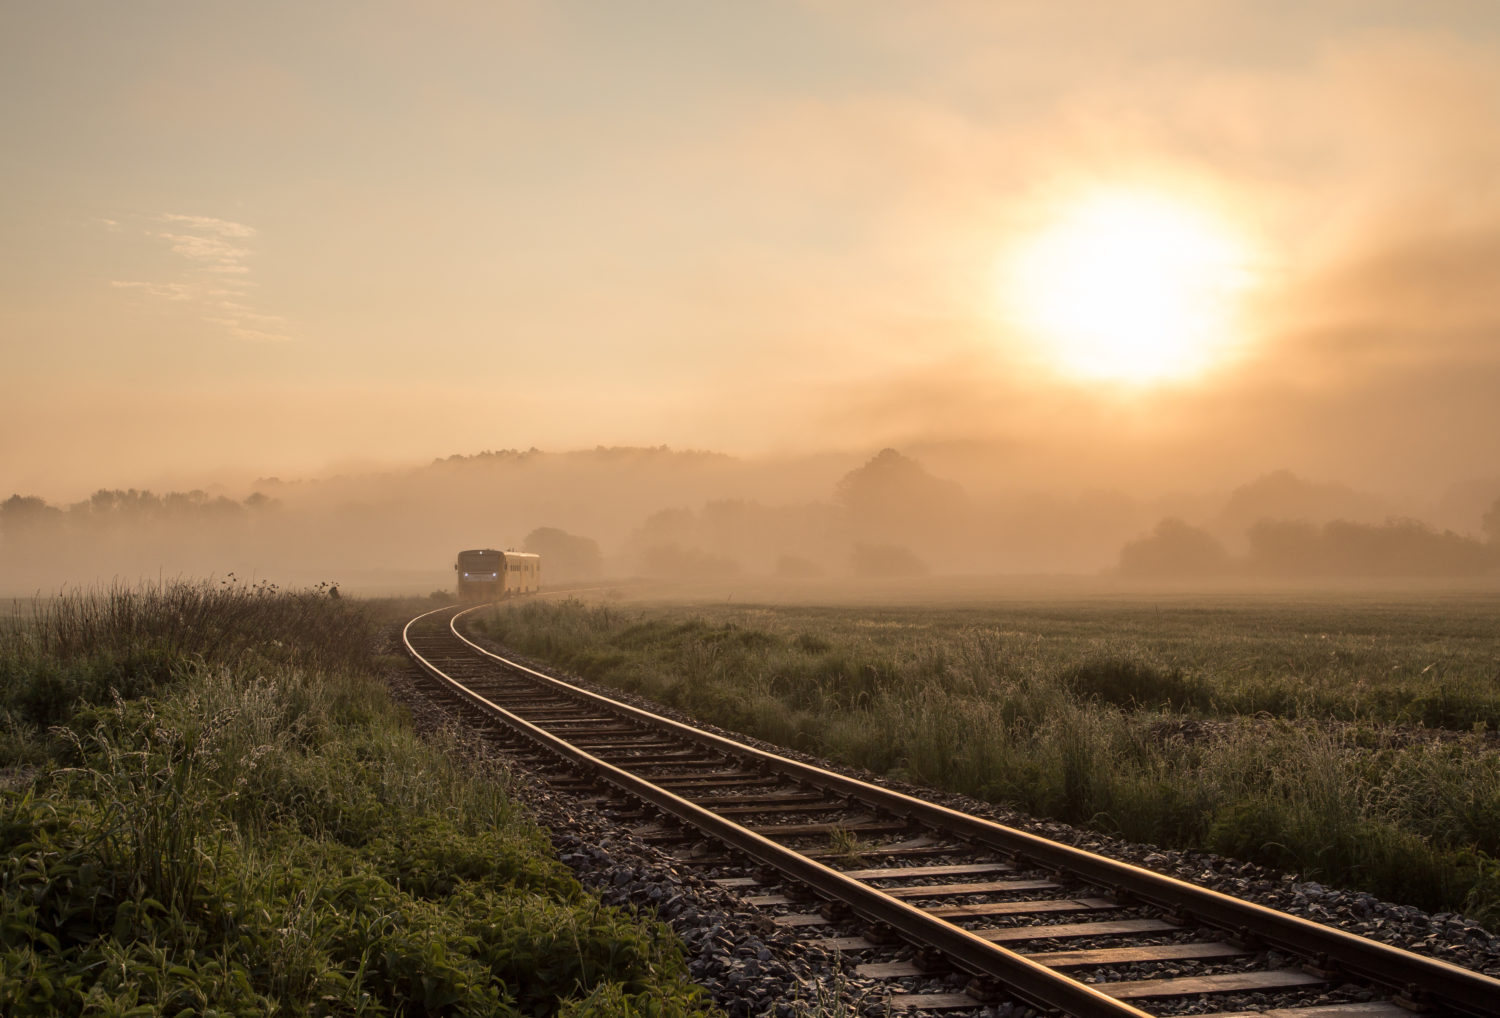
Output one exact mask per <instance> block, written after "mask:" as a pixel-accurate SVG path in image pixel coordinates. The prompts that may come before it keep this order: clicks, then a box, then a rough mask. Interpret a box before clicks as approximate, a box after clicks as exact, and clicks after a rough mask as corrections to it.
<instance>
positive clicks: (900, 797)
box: [413, 605, 1500, 1018]
mask: <svg viewBox="0 0 1500 1018" xmlns="http://www.w3.org/2000/svg"><path fill="white" fill-rule="evenodd" d="M482 607H485V606H483V605H480V606H476V607H475V608H469V609H465V610H464V611H461V612H458V613H456V614H455V615H454V616H453V618H452V619H451V620H450V621H449V629H450V630H451V631H452V632H453V634H454V635H455V636H457V637H458V639H460V640H462V641H463V642H464V643H466V644H468V645H469V646H470V647H471V648H473V649H474V650H475V651H476V652H478V653H479V654H482V655H484V656H485V657H487V658H491V659H493V660H495V661H498V662H500V663H501V664H503V665H505V666H506V667H509V668H512V669H516V670H518V671H521V672H523V673H525V674H527V675H530V676H532V677H533V678H536V679H538V680H541V681H543V682H544V683H546V684H550V685H552V686H555V687H556V688H559V689H561V690H565V691H567V692H568V693H569V694H570V695H574V696H577V697H581V698H584V699H587V700H590V701H593V702H596V703H599V704H607V705H609V707H610V709H611V710H614V711H616V712H619V713H622V714H627V715H630V716H634V717H636V718H639V719H641V720H644V721H648V722H650V723H652V724H655V725H659V726H662V727H665V728H668V729H670V730H673V731H676V732H678V733H679V734H681V735H683V736H685V737H687V738H689V739H692V740H694V741H696V742H698V743H700V744H702V745H705V746H710V747H713V748H716V749H719V750H721V751H724V752H732V753H734V754H735V755H737V756H741V757H749V758H751V759H753V760H756V761H758V762H761V763H764V764H767V765H769V766H773V767H775V768H777V769H778V770H780V771H782V772H783V773H785V774H788V775H790V776H793V777H795V778H797V779H798V780H803V781H807V782H810V783H812V784H815V785H819V786H821V787H824V788H828V789H830V790H833V791H835V792H837V793H838V794H841V795H847V796H850V797H851V798H856V799H859V800H860V801H862V802H864V803H866V804H868V805H870V806H874V807H877V808H880V809H883V810H886V811H888V812H892V813H895V814H897V815H900V816H906V817H909V818H911V819H914V820H919V821H922V822H924V823H928V824H931V825H932V826H934V827H937V828H939V829H943V830H947V831H950V832H952V833H954V834H956V835H958V836H959V837H961V838H965V839H969V840H972V841H974V842H976V843H978V844H983V845H985V846H987V847H989V848H993V849H995V850H997V851H1001V852H1004V853H1006V854H1009V855H1012V856H1016V857H1019V858H1021V859H1023V860H1027V861H1030V862H1033V863H1036V864H1037V865H1039V866H1041V867H1043V868H1047V869H1052V870H1056V871H1062V872H1066V873H1070V874H1073V875H1075V876H1077V877H1079V878H1081V879H1083V880H1086V881H1090V882H1093V883H1097V884H1100V885H1102V886H1105V887H1109V888H1111V889H1113V890H1116V891H1119V892H1123V893H1124V894H1126V895H1128V896H1130V897H1132V898H1135V899H1136V900H1138V901H1141V902H1144V903H1148V904H1153V905H1156V906H1158V907H1161V908H1163V909H1165V910H1166V911H1168V912H1169V913H1170V914H1174V915H1176V916H1178V917H1179V918H1181V919H1183V920H1188V921H1196V922H1199V923H1202V924H1204V925H1207V926H1213V927H1217V928H1218V929H1221V930H1224V931H1226V932H1228V933H1229V934H1231V935H1232V936H1235V937H1238V938H1240V939H1242V940H1247V941H1255V942H1259V943H1261V944H1264V945H1266V946H1268V947H1276V948H1279V949H1281V950H1283V951H1285V952H1288V953H1290V954H1294V955H1297V956H1300V957H1303V958H1307V959H1309V960H1312V961H1315V962H1317V964H1318V965H1319V967H1322V968H1329V969H1336V970H1338V971H1341V972H1343V973H1346V974H1348V975H1352V976H1357V977H1359V978H1361V979H1364V980H1368V981H1369V982H1371V983H1373V984H1375V985H1379V986H1384V987H1387V988H1390V989H1392V990H1395V991H1397V992H1399V993H1403V994H1406V995H1407V996H1408V997H1409V998H1412V999H1413V1000H1414V1002H1419V1003H1420V1002H1425V1003H1432V1004H1441V1005H1443V1006H1445V1007H1449V1008H1452V1009H1454V1010H1457V1011H1461V1012H1463V1013H1465V1014H1469V1015H1473V1016H1475V1018H1497V1016H1500V979H1495V978H1493V977H1491V976H1487V975H1485V974H1483V973H1481V972H1475V971H1473V970H1471V969H1466V968H1463V967H1461V966H1458V965H1454V964H1451V963H1449V962H1445V961H1441V960H1439V959H1436V958H1429V957H1426V956H1424V955H1419V954H1415V953H1413V952H1410V951H1404V950H1402V949H1400V948H1397V947H1391V946H1389V945H1387V944H1382V943H1380V942H1379V941H1375V940H1370V939H1367V938H1365V937H1360V936H1358V935H1356V934H1353V933H1348V932H1346V931H1344V930H1340V929H1337V928H1335V927H1331V926H1323V925H1321V924H1319V923H1315V922H1312V921H1311V920H1307V919H1302V918H1300V917H1298V916H1294V915H1289V914H1287V913H1285V912H1278V911H1276V910H1275V909H1271V908H1267V907H1266V906H1264V905H1257V904H1255V903H1253V902H1248V901H1243V900H1240V899H1238V898H1233V897H1231V896H1229V895H1227V894H1223V893H1221V892H1219V891H1214V890H1211V889H1209V888H1206V887H1199V886H1197V885H1196V884H1190V883H1187V882H1186V881H1183V880H1178V879H1177V878H1175V877H1169V876H1166V875H1164V874H1161V873H1156V872H1153V871H1151V870H1147V869H1143V868H1142V867H1139V866H1135V865H1132V864H1130V863H1125V862H1120V861H1118V860H1115V859H1108V858H1105V857H1103V856H1099V855H1094V854H1092V853H1090V852H1086V851H1084V850H1082V849H1078V848H1073V847H1072V846H1070V845H1064V844H1061V843H1059V842H1055V841H1050V840H1048V839H1046V838H1043V837H1040V836H1038V835H1035V834H1029V833H1027V832H1025V831H1021V830H1017V829H1016V828H1013V827H1007V826H1005V825H1004V824H1000V823H996V822H995V821H992V820H985V819H982V818H980V817H975V816H970V815H969V814H966V813H960V812H958V811H957V810H952V809H949V808H947V807H945V806H939V805H937V804H935V803H930V802H924V801H923V800H921V799H917V798H914V797H912V796H909V795H906V794H904V793H901V792H896V791H893V790H891V789H888V788H882V787H880V786H878V785H872V784H870V783H868V782H865V781H860V780H858V779H856V778H850V777H847V776H845V775H842V774H838V773H836V772H834V771H829V770H825V769H824V768H821V767H815V766H812V765H810V764H805V763H802V762H800V761H797V760H792V759H790V758H788V757H784V756H780V755H779V754H776V753H771V752H768V751H766V750H762V749H757V748H755V747H754V746H748V745H745V744H744V743H741V742H736V741H735V740H733V739H728V738H725V737H723V736H718V735H714V734H712V733H710V732H704V731H701V730H699V729H696V728H693V727H691V726H689V725H685V724H682V723H680V722H677V721H673V720H672V719H671V718H666V717H662V716H661V715H658V714H653V713H651V712H650V711H646V710H642V709H640V708H638V707H632V706H630V705H628V704H622V703H620V702H619V701H616V700H612V699H610V698H609V697H606V696H601V695H600V694H597V693H593V692H590V691H589V690H586V689H583V688H581V687H579V686H575V685H573V684H572V683H568V682H564V681H563V680H561V679H556V678H553V677H552V676H550V675H546V674H543V673H542V672H539V671H537V670H535V669H534V668H529V667H527V666H526V665H524V664H521V663H520V662H517V661H512V660H510V659H508V658H505V657H502V656H501V655H499V654H495V653H493V652H492V651H489V650H487V649H485V648H484V647H481V646H480V645H479V644H477V643H475V642H474V641H473V640H470V639H469V638H468V637H466V636H464V635H463V634H462V633H461V632H459V630H458V619H459V617H460V616H462V615H465V614H467V613H468V612H471V611H475V610H477V609H478V608H482ZM442 610H444V609H439V611H442ZM427 614H433V613H431V612H429V613H427ZM422 617H424V618H425V617H426V616H425V615H424V616H422ZM413 621H416V620H413ZM831 872H836V871H831Z"/></svg>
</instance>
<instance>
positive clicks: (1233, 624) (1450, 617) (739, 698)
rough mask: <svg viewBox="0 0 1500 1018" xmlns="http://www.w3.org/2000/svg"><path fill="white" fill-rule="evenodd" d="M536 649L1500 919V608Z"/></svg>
mask: <svg viewBox="0 0 1500 1018" xmlns="http://www.w3.org/2000/svg"><path fill="white" fill-rule="evenodd" d="M480 625H481V628H482V629H483V630H484V631H486V632H487V633H488V634H489V635H491V636H492V637H493V638H495V639H496V640H498V641H500V642H501V643H503V644H505V645H506V646H508V647H511V648H514V649H515V650H516V651H518V652H520V653H524V654H527V655H531V656H533V657H536V658H538V659H542V660H544V661H547V662H550V663H552V664H553V665H555V666H557V667H559V668H562V669H566V670H568V671H571V672H573V673H575V674H579V675H582V676H585V677H587V678H589V679H592V680H595V681H599V682H602V683H605V684H608V685H612V686H615V687H618V688H621V689H625V690H629V691H632V692H636V693H640V694H643V695H646V696H649V697H651V698H653V699H656V700H658V701H660V702H663V703H666V704H670V705H672V706H675V707H679V708H682V709H683V710H685V711H688V712H690V713H691V714H693V715H695V716H697V717H699V718H701V719H703V720H705V721H709V722H713V723H716V724H719V725H722V726H724V727H727V728H731V729H735V730H738V731H742V732H746V733H749V734H752V735H755V736H759V737H760V738H763V739H767V740H769V741H772V742H776V743H779V744H781V745H785V746H789V747H792V748H795V749H799V750H804V751H808V752H812V753H817V754H819V755H822V756H825V757H827V758H830V759H833V760H837V761H840V762H843V763H847V764H852V765H857V766H861V767H865V768H868V769H870V770H872V771H874V772H876V773H879V774H885V775H889V776H892V777H896V778H901V779H905V780H909V781H913V782H918V783H921V784H925V785H930V786H934V787H937V788H942V789H947V790H951V791H955V792H961V793H965V794H968V795H972V796H976V797H979V798H982V799H986V800H989V801H992V802H996V803H1000V804H1004V805H1007V806H1011V807H1014V808H1016V809H1018V810H1021V811H1024V812H1026V813H1029V814H1032V815H1036V816H1045V817H1053V818H1056V819H1061V820H1065V821H1068V822H1070V823H1074V824H1078V825H1082V826H1086V827H1090V828H1093V829H1097V830H1099V831H1103V832H1106V833H1109V834H1115V835H1119V836H1123V837H1125V838H1129V839H1132V840H1136V841H1143V842H1151V843H1156V844H1161V845H1167V846H1173V847H1179V848H1196V849H1206V850H1210V851H1215V852H1220V853H1223V854H1227V855H1231V856H1235V857H1238V858H1241V859H1247V860H1251V861H1254V862H1259V863H1262V864H1265V865H1269V866H1273V867H1276V868H1279V869H1280V870H1282V871H1284V872H1295V873H1299V874H1301V875H1302V876H1303V877H1304V878H1306V879H1316V880H1320V881H1323V882H1325V883H1332V884H1335V885H1339V886H1344V887H1351V888H1356V889H1363V890H1367V891H1370V892H1372V893H1375V894H1377V895H1380V896H1382V897H1386V898H1389V899H1392V900H1397V901H1401V902H1403V903H1407V904H1415V905H1420V906H1422V907H1425V908H1427V909H1429V910H1433V911H1462V912H1465V913H1467V914H1469V915H1471V916H1473V917H1475V918H1478V919H1481V920H1483V921H1486V922H1488V923H1490V924H1494V923H1495V922H1497V921H1500V741H1497V736H1496V732H1497V729H1500V597H1497V596H1496V595H1494V594H1492V593H1483V592H1474V591H1470V592H1461V593H1454V594H1450V595H1443V594H1438V593H1430V594H1426V595H1422V596H1401V595H1381V594H1374V593H1364V594H1357V595H1355V594H1345V595H1318V594H1313V593H1301V594H1296V595H1292V596H1276V595H1271V594H1257V595H1243V596H1231V595H1228V594H1219V595H1214V596H1211V597H1190V596H1187V595H1184V594H1166V595H1159V596H1158V595H1151V596H1143V595H1136V596H1125V595H1118V596H1108V597H1094V598H1053V599H1049V600H1037V601H1028V600H1024V599H1010V600H1006V601H1004V602H999V603H997V602H990V603H987V604H977V603H976V604H969V605H955V604H946V605H937V604H908V605H900V604H891V603H885V604H866V605H861V606H855V607H851V606H837V605H830V604H812V605H786V604H781V605H774V604H765V605H741V604H726V603H716V604H709V603H692V604H683V603H632V604H621V603H609V602H608V601H605V602H604V603H585V602H583V601H581V600H572V601H567V602H551V603H548V602H531V603H519V604H508V605H500V606H497V607H496V608H494V609H493V610H492V611H491V612H489V613H487V614H486V616H485V617H484V618H483V619H482V620H481V623H480Z"/></svg>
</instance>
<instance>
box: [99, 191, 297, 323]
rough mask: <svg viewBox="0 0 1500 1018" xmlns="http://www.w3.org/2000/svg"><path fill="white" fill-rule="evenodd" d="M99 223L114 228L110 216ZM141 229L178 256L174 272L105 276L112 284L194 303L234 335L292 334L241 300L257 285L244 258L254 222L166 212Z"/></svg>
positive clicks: (275, 318)
mask: <svg viewBox="0 0 1500 1018" xmlns="http://www.w3.org/2000/svg"><path fill="white" fill-rule="evenodd" d="M101 222H102V223H104V224H105V227H106V228H107V229H112V230H114V229H118V227H119V224H118V222H117V221H115V220H101ZM142 232H143V233H144V235H145V236H147V237H150V238H151V239H152V240H154V241H158V242H164V243H165V244H166V245H167V247H168V249H169V250H170V251H171V252H172V253H173V254H175V255H177V256H178V257H179V258H181V259H183V261H184V262H185V264H184V265H183V266H182V268H181V273H180V275H179V277H178V278H176V279H173V280H167V281H160V280H122V279H116V280H111V281H110V285H111V286H113V287H115V288H116V289H122V290H134V291H137V292H139V293H142V294H145V295H147V296H149V297H152V298H155V299H157V300H165V301H170V302H172V303H174V304H191V305H196V306H197V307H198V308H199V309H200V310H201V312H202V320H203V321H204V322H206V323H207V324H209V325H213V326H216V327H218V328H220V329H222V330H224V332H226V333H227V334H228V335H229V336H231V337H232V338H234V339H240V340H247V341H251V342H285V341H287V340H290V339H291V338H292V335H291V323H289V322H288V321H287V320H286V319H285V318H283V317H282V316H280V315H273V314H267V313H265V312H263V311H261V310H260V309H258V308H256V307H255V306H253V305H252V304H249V303H247V302H246V298H247V295H248V292H249V291H250V289H251V288H253V287H254V286H255V285H256V284H255V283H254V282H253V281H252V280H251V279H250V278H249V277H250V275H251V267H250V264H249V263H250V260H251V258H252V257H253V255H254V254H255V251H254V248H253V246H252V245H251V244H250V243H249V242H250V241H251V240H253V238H255V237H256V236H257V234H258V231H257V230H256V229H255V227H253V226H248V225H246V224H244V223H236V222H233V221H232V220H228V219H217V218H214V217H212V216H190V215H184V214H182V213H177V212H167V213H163V214H161V215H159V216H155V217H153V218H152V220H151V225H150V226H149V227H147V228H146V229H144V230H143V231H142Z"/></svg>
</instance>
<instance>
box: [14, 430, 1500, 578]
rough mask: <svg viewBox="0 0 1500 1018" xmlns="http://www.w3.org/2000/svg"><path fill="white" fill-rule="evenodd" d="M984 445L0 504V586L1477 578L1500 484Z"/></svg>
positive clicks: (522, 466) (616, 455)
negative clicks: (464, 567)
mask: <svg viewBox="0 0 1500 1018" xmlns="http://www.w3.org/2000/svg"><path fill="white" fill-rule="evenodd" d="M1002 474H1003V471H1002V470H1000V469H999V468H998V467H997V466H996V457H995V455H994V454H993V453H991V454H990V455H986V454H985V453H984V452H982V451H976V450H975V449H974V448H969V449H956V448H946V449H942V448H934V449H928V450H926V451H924V452H923V453H922V454H921V455H920V456H917V455H908V454H906V453H903V452H901V451H898V450H896V449H890V448H887V449H884V450H878V451H874V452H872V453H871V454H869V455H850V454H826V455H822V456H806V457H796V458H783V459H770V458H761V459H748V458H738V457H733V456H729V455H724V454H719V453H713V452H704V451H679V450H671V449H668V448H666V447H656V448H639V447H603V446H601V447H598V448H595V449H592V450H582V451H573V452H544V451H539V450H529V451H495V452H490V451H486V452H480V453H477V454H473V455H454V456H451V457H447V458H443V459H438V460H434V461H433V462H431V463H430V464H428V465H426V466H422V467H415V468H405V469H390V470H385V471H378V472H377V471H371V472H363V473H354V472H351V473H348V474H343V475H337V476H328V477H313V478H303V479H280V478H275V477H268V478H260V479H258V480H256V481H254V482H253V483H252V484H250V485H249V486H248V489H241V490H233V489H229V488H227V487H226V488H212V489H194V490H189V491H187V492H181V491H159V492H152V491H149V490H144V489H123V490H121V489H100V490H98V491H96V492H95V493H94V494H93V495H92V496H90V497H89V498H87V499H83V500H79V501H76V502H72V503H58V504H54V503H52V502H50V501H49V500H48V499H46V498H44V497H41V496H38V495H31V494H23V493H15V494H12V495H11V496H10V497H9V498H8V499H6V500H4V501H3V502H0V594H3V595H5V596H12V597H15V596H26V595H29V594H33V593H37V592H41V593H50V592H52V591H55V590H57V589H59V588H62V587H66V586H90V585H96V584H109V583H125V584H133V583H137V582H141V581H148V582H149V581H154V580H159V579H174V578H188V577H192V578H200V577H216V578H219V579H227V578H229V577H230V576H231V575H233V577H234V578H235V579H237V580H239V581H241V582H247V583H248V582H257V581H266V582H271V583H277V584H282V585H286V584H292V585H307V584H315V583H319V582H330V583H337V584H339V585H341V586H342V587H343V589H345V590H347V591H350V592H354V593H391V592H403V593H427V592H429V591H432V590H436V589H450V588H451V587H452V585H453V575H452V561H453V556H454V553H455V552H456V551H457V550H459V549H461V548H470V547H494V548H514V549H522V548H524V549H526V550H531V551H538V552H540V553H542V554H543V555H544V556H545V559H546V573H545V578H546V580H547V582H548V583H549V584H571V583H584V582H589V581H596V580H610V579H624V578H646V579H655V580H662V581H686V582H705V581H706V582H710V583H715V584H719V585H721V586H724V587H725V588H726V589H731V590H732V589H733V588H734V587H735V586H737V585H738V586H740V587H742V588H743V587H746V585H749V584H752V583H753V584H754V585H755V589H759V590H762V591H776V590H777V589H778V588H782V589H785V590H788V591H801V592H803V593H806V592H808V591H809V590H810V589H813V588H820V589H824V590H828V591H831V590H836V589H839V586H840V585H846V584H847V583H848V582H849V581H854V583H855V585H854V586H852V587H849V586H846V587H845V590H846V592H847V593H849V594H850V595H851V596H853V595H857V594H860V593H864V594H869V593H871V592H872V591H873V592H879V591H881V590H884V591H886V592H900V591H903V590H908V591H911V590H916V589H918V588H919V587H920V589H923V590H926V591H941V590H943V589H945V587H949V588H952V589H955V590H956V589H962V588H963V586H964V584H965V583H972V582H973V581H975V580H976V579H979V578H983V577H1011V578H1015V577H1033V578H1036V577H1047V576H1053V577H1066V576H1073V577H1079V578H1099V579H1104V580H1108V581H1110V582H1111V583H1121V582H1124V583H1127V584H1128V583H1135V584H1141V583H1150V582H1153V581H1158V580H1165V581H1183V580H1187V581H1196V582H1202V583H1212V584H1215V585H1218V586H1226V585H1227V586H1234V585H1236V584H1241V583H1250V584H1264V583H1266V582H1277V581H1309V580H1312V581H1342V580H1371V579H1374V580H1383V581H1391V582H1398V583H1399V582H1407V581H1411V580H1415V579H1419V578H1420V579H1423V580H1425V581H1435V580H1455V581H1457V580H1463V581H1465V582H1474V581H1484V580H1486V579H1500V555H1497V551H1500V478H1494V479H1490V480H1487V481H1486V480H1476V481H1473V482H1471V483H1467V484H1462V485H1454V486H1451V487H1450V488H1448V489H1446V490H1444V491H1438V492H1432V493H1428V494H1427V495H1426V496H1425V497H1423V496H1420V495H1418V494H1415V493H1407V494H1405V495H1402V496H1395V495H1382V494H1378V493H1374V492H1368V491H1360V490H1356V489H1354V488H1351V487H1348V486H1345V485H1341V484H1336V483H1332V482H1326V481H1318V480H1315V479H1310V478H1303V477H1299V476H1297V475H1295V474H1293V473H1291V472H1289V471H1284V470H1283V471H1276V472H1272V473H1269V474H1265V475H1262V476H1260V477H1255V478H1247V479H1246V482H1245V483H1243V484H1241V485H1238V486H1235V487H1233V488H1231V489H1228V490H1201V491H1175V492H1168V493H1161V494H1157V495H1152V496H1146V495H1141V494H1130V493H1126V492H1124V491H1121V490H1117V489H1115V490H1112V489H1107V488H1088V487H1081V486H1076V487H1071V488H1059V489H1056V490H1046V489H1039V488H1027V487H1023V486H1019V485H1017V486H1014V487H1007V486H1005V485H1004V484H1002V483H999V482H998V481H997V478H998V477H999V476H1002Z"/></svg>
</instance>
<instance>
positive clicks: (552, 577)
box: [521, 527, 602, 583]
mask: <svg viewBox="0 0 1500 1018" xmlns="http://www.w3.org/2000/svg"><path fill="white" fill-rule="evenodd" d="M521 547H522V549H523V550H525V551H529V552H532V553H534V554H537V555H540V556H541V557H542V571H543V575H545V576H546V578H547V580H548V582H550V583H567V582H571V581H575V580H595V579H598V578H599V574H600V572H601V569H602V556H601V555H600V554H599V542H598V541H596V540H594V539H593V538H592V537H579V536H578V535H576V534H570V533H568V532H567V531H566V530H559V529H558V528H557V527H537V528H536V529H535V530H533V531H532V532H531V533H529V534H527V535H526V540H525V541H523V542H522V543H521Z"/></svg>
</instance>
